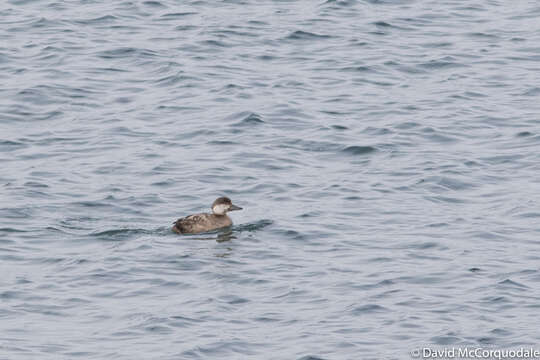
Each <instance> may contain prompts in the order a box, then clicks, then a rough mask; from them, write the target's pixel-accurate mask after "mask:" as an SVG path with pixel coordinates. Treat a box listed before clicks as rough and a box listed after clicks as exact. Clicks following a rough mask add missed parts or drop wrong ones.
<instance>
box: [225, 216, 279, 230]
mask: <svg viewBox="0 0 540 360" xmlns="http://www.w3.org/2000/svg"><path fill="white" fill-rule="evenodd" d="M273 223H274V222H273V221H272V220H268V219H263V220H259V221H256V222H254V223H249V224H242V225H238V226H235V227H234V230H235V231H239V232H242V231H247V232H253V231H258V230H261V229H263V228H265V227H267V226H269V225H272V224H273Z"/></svg>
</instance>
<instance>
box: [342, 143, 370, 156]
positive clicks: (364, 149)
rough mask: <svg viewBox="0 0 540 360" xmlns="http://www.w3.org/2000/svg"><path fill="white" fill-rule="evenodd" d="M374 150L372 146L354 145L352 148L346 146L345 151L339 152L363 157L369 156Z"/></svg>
mask: <svg viewBox="0 0 540 360" xmlns="http://www.w3.org/2000/svg"><path fill="white" fill-rule="evenodd" d="M376 150H377V149H376V148H374V147H373V146H358V145H354V146H347V147H346V148H345V149H343V150H341V151H342V152H344V153H346V154H350V155H365V154H370V153H372V152H374V151H376Z"/></svg>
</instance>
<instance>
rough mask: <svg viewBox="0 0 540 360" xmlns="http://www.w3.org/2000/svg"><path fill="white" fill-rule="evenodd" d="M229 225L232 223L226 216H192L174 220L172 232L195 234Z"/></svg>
mask: <svg viewBox="0 0 540 360" xmlns="http://www.w3.org/2000/svg"><path fill="white" fill-rule="evenodd" d="M231 225H232V221H231V219H230V218H229V217H228V216H227V215H223V216H218V215H214V214H194V215H189V216H186V217H185V218H181V219H178V220H176V221H175V222H174V226H173V228H172V230H173V231H174V232H176V233H179V234H196V233H201V232H206V231H212V230H216V229H219V228H222V227H227V226H231Z"/></svg>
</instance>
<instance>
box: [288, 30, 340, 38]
mask: <svg viewBox="0 0 540 360" xmlns="http://www.w3.org/2000/svg"><path fill="white" fill-rule="evenodd" d="M331 37H332V36H330V35H320V34H315V33H312V32H308V31H302V30H297V31H295V32H293V33H291V34H289V35H288V36H287V37H286V39H290V40H316V39H329V38H331Z"/></svg>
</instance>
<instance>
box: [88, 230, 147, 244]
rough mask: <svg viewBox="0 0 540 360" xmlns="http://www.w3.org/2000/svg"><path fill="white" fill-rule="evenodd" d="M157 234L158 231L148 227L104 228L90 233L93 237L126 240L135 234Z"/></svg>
mask: <svg viewBox="0 0 540 360" xmlns="http://www.w3.org/2000/svg"><path fill="white" fill-rule="evenodd" d="M148 234H156V231H150V230H146V229H128V228H124V229H114V230H104V231H99V232H93V233H90V234H88V235H89V236H92V237H98V238H102V239H103V240H113V241H117V240H124V239H125V238H128V237H131V236H134V235H148Z"/></svg>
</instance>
